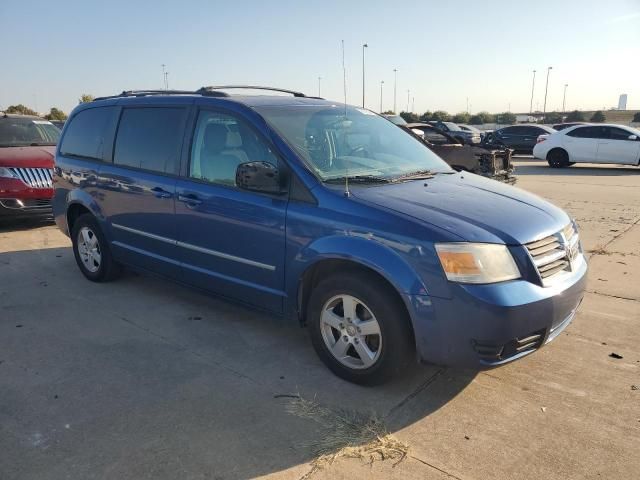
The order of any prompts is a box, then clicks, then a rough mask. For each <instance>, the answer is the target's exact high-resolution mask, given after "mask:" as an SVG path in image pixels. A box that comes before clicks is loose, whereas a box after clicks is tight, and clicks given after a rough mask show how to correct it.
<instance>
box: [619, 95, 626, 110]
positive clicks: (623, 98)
mask: <svg viewBox="0 0 640 480" xmlns="http://www.w3.org/2000/svg"><path fill="white" fill-rule="evenodd" d="M626 109H627V94H626V93H623V94H622V95H620V98H619V99H618V110H626Z"/></svg>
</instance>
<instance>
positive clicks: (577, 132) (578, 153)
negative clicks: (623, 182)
mask: <svg viewBox="0 0 640 480" xmlns="http://www.w3.org/2000/svg"><path fill="white" fill-rule="evenodd" d="M533 155H534V156H535V157H536V158H539V159H541V160H547V162H549V166H551V167H555V168H560V167H569V166H571V165H573V164H574V163H578V162H587V163H620V164H623V165H640V130H637V129H635V128H631V127H626V126H624V125H615V124H593V125H578V126H574V127H569V128H566V129H564V130H562V131H560V132H555V133H553V134H552V135H547V136H541V137H540V138H539V143H538V144H537V145H536V146H535V147H534V149H533Z"/></svg>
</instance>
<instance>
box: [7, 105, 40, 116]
mask: <svg viewBox="0 0 640 480" xmlns="http://www.w3.org/2000/svg"><path fill="white" fill-rule="evenodd" d="M5 112H6V113H18V114H20V115H38V112H36V111H35V110H31V109H30V108H29V107H25V106H24V105H23V104H21V103H19V104H18V105H9V106H8V107H7V109H6V110H5Z"/></svg>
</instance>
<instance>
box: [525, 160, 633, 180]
mask: <svg viewBox="0 0 640 480" xmlns="http://www.w3.org/2000/svg"><path fill="white" fill-rule="evenodd" d="M536 161H539V160H536ZM515 174H516V176H518V175H553V176H560V177H562V176H576V177H579V176H601V177H616V176H622V175H638V174H640V168H638V167H633V166H619V167H608V166H602V165H598V166H596V165H591V164H580V165H578V164H575V165H573V166H571V167H567V168H551V167H549V166H548V165H546V164H544V165H542V164H540V165H527V164H526V163H525V164H522V163H520V164H518V165H516V171H515Z"/></svg>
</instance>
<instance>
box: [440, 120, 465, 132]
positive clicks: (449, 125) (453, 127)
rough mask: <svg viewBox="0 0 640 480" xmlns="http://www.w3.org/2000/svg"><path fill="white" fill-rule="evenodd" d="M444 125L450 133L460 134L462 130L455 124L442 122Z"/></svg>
mask: <svg viewBox="0 0 640 480" xmlns="http://www.w3.org/2000/svg"><path fill="white" fill-rule="evenodd" d="M442 123H443V124H444V125H446V126H447V128H448V129H449V131H451V132H461V131H462V129H461V128H460V127H459V126H458V125H456V124H455V123H452V122H442Z"/></svg>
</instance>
